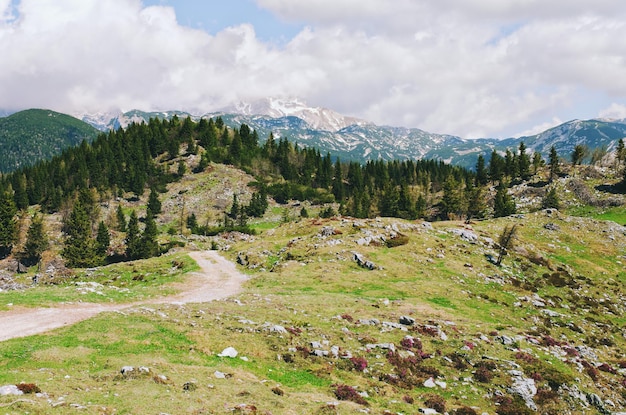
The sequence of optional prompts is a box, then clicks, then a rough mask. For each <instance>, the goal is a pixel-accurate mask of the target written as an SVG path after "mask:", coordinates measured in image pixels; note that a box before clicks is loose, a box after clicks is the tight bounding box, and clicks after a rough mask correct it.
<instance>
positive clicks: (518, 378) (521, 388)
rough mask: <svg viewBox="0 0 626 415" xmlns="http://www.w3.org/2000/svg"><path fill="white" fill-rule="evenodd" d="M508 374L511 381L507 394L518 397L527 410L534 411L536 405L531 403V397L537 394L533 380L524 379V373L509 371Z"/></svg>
mask: <svg viewBox="0 0 626 415" xmlns="http://www.w3.org/2000/svg"><path fill="white" fill-rule="evenodd" d="M509 374H510V375H511V378H512V380H513V385H512V386H511V387H510V388H509V392H511V393H512V394H515V395H518V396H520V397H521V398H522V399H523V400H524V403H525V404H526V406H527V407H528V408H530V409H532V410H533V411H536V410H537V405H536V404H535V402H534V401H533V397H534V396H535V395H536V394H537V386H536V385H535V381H534V379H530V378H527V377H524V373H523V372H522V371H520V370H509Z"/></svg>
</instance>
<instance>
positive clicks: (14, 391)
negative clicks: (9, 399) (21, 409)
mask: <svg viewBox="0 0 626 415" xmlns="http://www.w3.org/2000/svg"><path fill="white" fill-rule="evenodd" d="M23 394H24V392H22V391H21V390H19V389H18V387H17V386H16V385H6V386H0V396H6V395H23Z"/></svg>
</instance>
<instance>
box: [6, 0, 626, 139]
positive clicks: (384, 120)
mask: <svg viewBox="0 0 626 415" xmlns="http://www.w3.org/2000/svg"><path fill="white" fill-rule="evenodd" d="M615 3H616V2H615V1H614V0H596V1H594V3H593V8H591V7H590V6H589V2H588V1H587V0H569V1H567V3H566V4H563V2H560V1H553V2H547V3H546V2H540V1H539V0H511V1H507V2H502V1H501V0H440V1H436V2H432V1H425V0H423V1H416V0H394V1H393V2H389V1H384V2H383V1H382V0H309V1H306V2H304V1H303V2H294V1H291V0H290V1H287V0H257V4H258V5H259V6H260V7H263V8H265V9H267V10H269V11H271V12H272V13H274V14H275V15H277V16H279V17H280V18H282V19H285V20H288V21H298V22H301V23H304V24H305V25H307V27H306V28H305V29H304V30H303V31H302V32H300V33H299V34H298V35H297V36H295V37H294V38H293V39H291V40H290V41H289V42H286V43H285V44H284V45H282V46H280V47H279V46H276V45H272V44H268V43H264V42H262V41H261V40H259V39H258V37H257V36H256V33H255V31H254V27H253V26H251V25H248V24H241V25H237V26H232V27H229V28H226V29H224V30H222V31H220V32H218V33H216V34H215V35H214V36H211V35H209V34H208V33H206V32H203V31H200V30H195V29H190V28H188V27H185V26H182V25H180V24H179V23H178V22H177V21H176V16H175V13H174V9H172V8H170V7H164V6H151V7H144V6H143V5H142V3H141V1H140V0H107V1H97V0H22V1H21V2H20V5H19V14H18V17H17V19H8V18H4V19H3V18H2V16H9V15H10V11H9V4H10V3H9V1H8V0H0V56H2V57H3V58H2V64H1V65H2V70H1V71H0V108H7V109H20V108H28V107H48V108H52V109H57V110H61V111H81V110H85V111H92V112H93V111H97V110H108V109H110V108H115V107H119V108H121V109H124V110H128V109H131V108H142V109H146V110H151V109H172V108H175V109H183V110H190V111H194V110H195V111H210V110H213V109H215V108H218V107H221V106H224V105H228V104H230V103H232V102H234V101H238V100H242V99H243V100H245V99H255V98H262V97H267V96H298V97H301V98H303V99H305V100H308V101H309V102H310V103H311V104H314V105H322V106H326V107H330V108H333V109H335V110H338V111H341V112H344V113H347V114H349V115H355V116H359V117H363V118H367V119H370V120H372V121H374V122H377V123H380V124H391V125H405V126H412V127H419V128H423V129H426V130H429V131H434V132H440V133H448V134H457V135H461V136H464V137H484V136H502V137H506V136H510V135H513V134H514V133H515V132H517V131H525V130H529V129H530V128H532V126H536V125H542V124H543V123H544V122H545V120H547V119H549V120H554V117H558V118H559V119H560V118H564V119H571V118H583V117H586V116H587V117H591V116H593V115H595V114H596V113H598V112H599V111H600V109H599V108H598V109H595V110H594V114H586V113H577V111H581V109H580V108H581V107H579V104H580V103H581V101H583V100H584V91H587V90H588V91H593V93H594V94H595V95H596V96H606V97H610V99H609V98H607V99H608V101H606V102H604V104H603V107H604V108H609V105H610V104H611V103H614V105H615V106H616V107H615V108H619V107H620V106H624V104H625V103H626V78H625V77H624V76H623V74H624V73H626V60H625V59H624V58H623V57H624V56H626V42H624V41H623V39H626V3H624V4H622V3H621V2H619V4H615ZM557 6H558V7H557ZM199 7H200V6H199ZM586 110H587V109H586ZM549 124H551V123H549Z"/></svg>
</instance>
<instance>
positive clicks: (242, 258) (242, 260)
mask: <svg viewBox="0 0 626 415" xmlns="http://www.w3.org/2000/svg"><path fill="white" fill-rule="evenodd" d="M237 263H238V264H239V265H243V266H244V267H245V266H247V265H248V256H247V255H243V254H239V255H237Z"/></svg>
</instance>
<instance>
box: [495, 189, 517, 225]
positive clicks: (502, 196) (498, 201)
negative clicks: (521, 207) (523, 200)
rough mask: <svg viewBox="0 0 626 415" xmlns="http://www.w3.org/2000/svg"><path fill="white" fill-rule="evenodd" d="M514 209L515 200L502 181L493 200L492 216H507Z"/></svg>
mask: <svg viewBox="0 0 626 415" xmlns="http://www.w3.org/2000/svg"><path fill="white" fill-rule="evenodd" d="M515 210H516V209H515V201H514V200H513V198H511V196H510V195H509V193H508V191H507V187H506V186H505V185H504V183H500V184H499V185H498V190H497V192H496V197H495V199H494V201H493V216H494V217H496V218H499V217H502V216H509V215H512V214H514V213H515Z"/></svg>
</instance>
